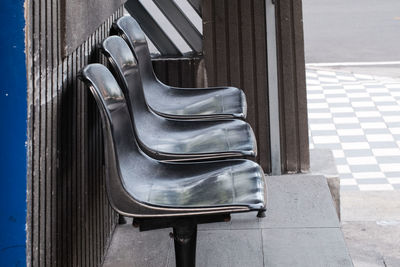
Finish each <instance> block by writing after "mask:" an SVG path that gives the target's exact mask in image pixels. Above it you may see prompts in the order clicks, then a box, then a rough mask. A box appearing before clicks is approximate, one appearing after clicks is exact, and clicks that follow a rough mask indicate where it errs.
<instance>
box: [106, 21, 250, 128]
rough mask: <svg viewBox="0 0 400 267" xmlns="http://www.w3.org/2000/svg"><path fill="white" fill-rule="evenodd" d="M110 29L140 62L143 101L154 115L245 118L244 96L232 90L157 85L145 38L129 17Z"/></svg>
mask: <svg viewBox="0 0 400 267" xmlns="http://www.w3.org/2000/svg"><path fill="white" fill-rule="evenodd" d="M113 29H114V30H115V31H116V32H117V33H118V34H120V35H121V36H122V37H123V38H124V39H125V41H126V42H127V43H128V45H129V46H130V48H131V49H132V51H133V52H134V53H135V56H136V58H137V60H138V62H139V68H140V75H141V76H142V81H143V87H144V89H145V95H146V101H147V103H148V104H149V106H150V107H151V108H152V109H153V110H154V112H156V113H158V114H160V115H161V116H164V117H167V118H174V119H200V120H204V119H232V118H239V119H244V118H246V113H247V104H246V97H245V94H244V93H243V91H242V90H240V89H238V88H235V87H210V88H178V87H172V86H168V85H165V84H163V83H162V82H160V81H159V80H158V79H157V77H156V75H155V74H154V71H153V66H152V63H151V57H150V51H149V48H148V45H147V41H146V38H145V35H144V33H143V31H142V29H141V28H140V26H139V24H138V23H137V22H136V20H135V19H134V18H132V17H131V16H124V17H122V18H120V19H118V21H116V22H115V23H114V24H113Z"/></svg>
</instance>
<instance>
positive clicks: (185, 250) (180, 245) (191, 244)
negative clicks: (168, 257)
mask: <svg viewBox="0 0 400 267" xmlns="http://www.w3.org/2000/svg"><path fill="white" fill-rule="evenodd" d="M173 229H174V244H175V260H176V267H194V266H195V265H196V239H197V224H186V225H180V226H176V227H174V228H173Z"/></svg>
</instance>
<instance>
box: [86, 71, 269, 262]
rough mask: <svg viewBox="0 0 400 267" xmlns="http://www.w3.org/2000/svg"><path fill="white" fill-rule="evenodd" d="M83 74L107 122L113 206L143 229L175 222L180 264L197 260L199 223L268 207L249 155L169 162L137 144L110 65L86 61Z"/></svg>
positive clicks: (108, 176)
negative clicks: (110, 70) (162, 160)
mask: <svg viewBox="0 0 400 267" xmlns="http://www.w3.org/2000/svg"><path fill="white" fill-rule="evenodd" d="M80 78H81V79H82V80H83V81H84V82H85V83H86V84H87V85H88V87H89V88H90V91H91V92H92V94H93V95H94V98H95V99H96V102H97V105H98V108H99V111H100V114H101V118H102V124H103V136H104V149H105V166H106V188H107V194H108V199H109V201H110V203H111V205H112V207H113V208H114V209H115V210H116V211H117V212H118V213H120V214H122V215H125V216H131V217H134V225H135V226H138V227H140V230H141V231H144V230H152V229H159V228H167V227H173V232H174V234H173V235H174V242H175V254H176V262H177V266H194V265H195V254H196V233H197V224H200V223H209V222H217V221H223V220H229V219H230V214H231V213H236V212H249V211H258V212H259V215H260V216H262V215H263V213H264V211H265V207H266V187H265V177H264V174H263V171H262V169H261V167H260V166H259V165H257V164H256V163H254V162H252V161H249V160H240V159H237V160H221V161H216V162H202V163H195V164H193V163H165V162H159V161H157V160H154V159H152V158H150V157H148V156H147V155H145V154H144V153H143V152H142V151H141V150H140V148H139V147H138V145H137V143H136V139H135V132H134V130H133V128H132V124H131V123H130V114H129V111H128V107H127V103H126V101H125V97H124V95H123V92H122V91H121V90H120V88H119V86H118V84H117V82H116V81H115V79H114V77H113V76H112V74H111V73H110V72H109V71H108V70H107V68H106V67H105V66H103V65H101V64H91V65H88V66H86V67H85V68H84V69H83V70H82V71H81V74H80Z"/></svg>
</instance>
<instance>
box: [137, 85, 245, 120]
mask: <svg viewBox="0 0 400 267" xmlns="http://www.w3.org/2000/svg"><path fill="white" fill-rule="evenodd" d="M143 88H144V92H145V95H146V101H147V103H148V105H149V106H150V108H151V109H152V110H153V111H154V112H156V113H157V114H159V115H161V116H164V117H167V118H173V119H192V120H215V119H233V118H238V119H244V118H245V117H246V113H247V104H246V96H245V94H244V93H243V91H242V90H240V89H238V88H235V87H212V88H195V89H193V88H177V87H171V86H168V85H165V84H162V83H161V82H159V81H153V82H145V83H143Z"/></svg>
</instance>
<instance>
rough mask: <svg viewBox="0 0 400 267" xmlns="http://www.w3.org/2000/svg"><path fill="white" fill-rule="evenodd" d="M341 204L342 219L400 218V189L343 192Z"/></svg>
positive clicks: (375, 219) (372, 219) (376, 219)
mask: <svg viewBox="0 0 400 267" xmlns="http://www.w3.org/2000/svg"><path fill="white" fill-rule="evenodd" d="M341 206H342V207H341V208H342V211H341V213H342V221H380V220H400V191H371V192H360V191H346V192H342V193H341ZM399 250H400V249H399Z"/></svg>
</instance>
